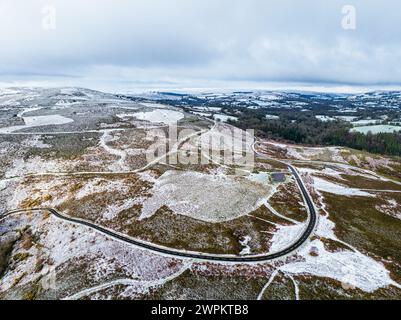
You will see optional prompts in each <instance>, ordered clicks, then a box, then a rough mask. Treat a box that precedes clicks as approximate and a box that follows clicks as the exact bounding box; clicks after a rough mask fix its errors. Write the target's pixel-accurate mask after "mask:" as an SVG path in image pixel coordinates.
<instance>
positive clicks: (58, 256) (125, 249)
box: [0, 212, 191, 299]
mask: <svg viewBox="0 0 401 320" xmlns="http://www.w3.org/2000/svg"><path fill="white" fill-rule="evenodd" d="M9 219H10V221H13V222H12V223H11V225H15V227H20V228H22V226H24V225H26V224H29V225H30V226H31V228H32V231H33V233H36V232H39V233H40V238H39V240H38V243H40V246H32V247H31V248H30V249H29V251H28V253H29V254H30V256H29V257H28V258H27V259H26V260H25V261H23V262H20V263H18V264H17V265H16V267H15V268H14V269H13V270H9V271H8V272H7V273H6V274H5V275H4V276H3V278H2V281H1V282H0V292H5V291H7V290H13V289H12V288H13V286H14V283H15V279H18V278H20V280H19V283H18V285H19V286H24V285H27V284H28V283H31V284H32V283H34V282H35V281H36V280H37V279H40V278H42V277H48V276H49V274H50V275H51V272H52V273H53V274H54V273H55V274H54V278H55V279H54V280H55V282H54V285H55V286H56V287H57V288H58V289H61V288H68V290H67V291H69V292H71V291H72V294H70V295H69V296H71V297H72V298H74V295H75V294H77V296H76V297H75V298H78V297H84V296H85V295H86V294H91V293H94V292H96V291H97V290H93V289H91V288H88V289H87V288H85V287H81V285H82V284H81V283H71V284H70V283H69V282H65V281H63V279H62V278H60V276H59V274H58V270H59V269H64V268H66V267H67V269H66V270H67V271H68V270H69V269H68V268H69V267H70V268H72V269H73V268H74V266H75V264H76V263H77V262H79V261H80V260H84V259H88V260H89V261H96V263H93V264H88V265H83V266H82V267H83V268H84V269H83V270H84V272H86V273H88V274H90V275H91V276H90V279H91V281H92V282H93V284H92V285H93V286H94V287H92V288H96V287H97V286H99V290H101V289H102V288H103V286H105V285H106V283H108V282H107V281H106V283H105V282H104V281H105V280H104V279H110V278H111V279H113V275H114V274H116V273H119V274H123V277H125V278H126V279H129V280H130V281H132V282H135V284H136V285H138V286H130V285H133V283H123V284H125V285H127V286H129V287H130V289H131V291H130V292H129V294H128V292H127V297H135V295H136V294H137V293H143V292H148V291H149V288H151V287H158V286H162V285H163V284H164V283H165V282H166V281H169V280H171V279H173V278H174V277H176V276H178V275H180V274H181V273H182V272H183V271H185V270H187V269H188V268H190V267H191V262H190V261H185V262H181V261H179V260H175V259H173V258H169V257H164V256H161V255H157V254H155V253H152V252H149V251H147V250H143V249H139V248H137V247H135V246H132V245H128V244H125V243H122V242H120V241H115V240H111V238H108V237H106V236H105V235H103V234H100V233H98V232H96V231H95V230H93V229H91V228H87V227H84V226H80V225H76V224H72V223H68V222H64V221H61V220H59V219H57V218H55V217H53V216H50V217H49V218H47V219H43V213H42V212H35V213H32V214H29V215H25V214H20V215H16V216H15V218H9ZM3 231H4V230H3ZM14 250H21V248H16V249H14ZM19 252H21V251H19ZM39 256H40V257H42V258H43V259H45V260H46V261H51V262H52V265H51V267H49V266H46V267H44V268H43V269H42V270H40V271H36V270H35V265H36V262H37V260H36V259H37V258H38V257H39ZM118 284H119V283H116V284H115V285H118ZM111 285H114V284H113V283H111ZM69 286H70V288H69ZM58 291H59V290H58ZM60 298H65V297H64V296H59V297H58V299H60Z"/></svg>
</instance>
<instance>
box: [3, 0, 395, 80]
mask: <svg viewBox="0 0 401 320" xmlns="http://www.w3.org/2000/svg"><path fill="white" fill-rule="evenodd" d="M49 4H50V5H52V4H53V5H54V6H55V8H56V13H57V16H56V18H57V19H56V23H57V24H56V29H55V30H48V31H45V30H43V29H42V25H41V22H42V19H43V13H42V9H43V7H44V6H46V5H49ZM344 4H352V5H354V6H355V7H356V9H357V29H356V30H353V31H346V30H343V29H342V28H341V19H342V14H341V8H342V6H343V5H344ZM400 9H401V4H398V3H397V2H395V1H393V0H383V1H375V0H349V1H346V2H344V1H339V0H331V1H321V0H282V1H273V0H272V1H267V0H250V1H239V0H219V1H212V0H191V1H188V0H136V1H124V0H113V1H108V0H96V1H95V0H86V1H79V0H57V1H56V0H53V1H52V0H47V1H42V0H30V1H27V0H3V1H2V2H0V41H1V44H2V50H1V51H0V75H1V78H2V79H3V81H6V80H7V79H13V80H14V79H18V78H19V79H21V80H23V79H26V80H29V81H33V80H35V78H37V77H40V78H41V79H43V78H46V77H48V78H49V79H50V78H52V75H54V76H56V77H59V78H63V75H65V77H64V78H65V81H67V82H68V81H70V83H71V85H74V81H76V78H85V79H86V81H87V82H88V83H90V81H91V80H93V82H95V81H102V82H115V83H122V82H123V83H129V82H132V83H133V84H135V83H149V84H151V85H153V84H155V83H172V84H173V83H174V84H177V85H179V84H180V83H182V84H185V85H188V84H191V83H192V84H193V86H196V85H197V83H201V82H207V81H222V82H237V81H238V82H244V81H249V82H252V81H255V82H263V81H266V82H269V81H280V82H286V81H287V82H291V81H296V82H322V83H324V82H326V83H350V84H361V85H362V84H363V85H365V84H372V85H374V84H401V67H400V63H399V61H400V60H401V59H400V58H401V24H400V23H399V19H400V12H401V10H400Z"/></svg>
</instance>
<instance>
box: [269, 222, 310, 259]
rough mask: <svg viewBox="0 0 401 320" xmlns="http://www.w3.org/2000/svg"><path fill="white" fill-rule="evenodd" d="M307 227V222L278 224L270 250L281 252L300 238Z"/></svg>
mask: <svg viewBox="0 0 401 320" xmlns="http://www.w3.org/2000/svg"><path fill="white" fill-rule="evenodd" d="M305 228H306V225H305V224H303V223H302V224H295V225H292V226H278V230H277V231H276V232H275V233H274V235H273V237H272V239H271V240H270V243H271V245H270V252H272V253H273V252H279V251H281V250H283V249H285V248H288V246H289V245H290V244H291V243H293V242H295V241H296V240H298V238H299V237H300V236H301V235H302V233H303V232H304V230H305Z"/></svg>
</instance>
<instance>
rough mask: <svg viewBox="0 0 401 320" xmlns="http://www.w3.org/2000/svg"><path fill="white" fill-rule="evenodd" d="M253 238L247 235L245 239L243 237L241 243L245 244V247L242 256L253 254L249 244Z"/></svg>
mask: <svg viewBox="0 0 401 320" xmlns="http://www.w3.org/2000/svg"><path fill="white" fill-rule="evenodd" d="M251 240H252V238H251V237H250V236H245V237H244V239H242V240H241V241H240V242H239V243H240V245H241V246H243V247H244V248H243V249H242V250H241V252H240V253H239V254H240V255H241V256H244V255H249V254H251V247H250V246H249V242H250V241H251Z"/></svg>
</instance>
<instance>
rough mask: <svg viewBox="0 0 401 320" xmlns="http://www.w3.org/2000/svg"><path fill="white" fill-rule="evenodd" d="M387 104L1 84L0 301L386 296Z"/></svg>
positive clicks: (394, 208) (396, 150) (399, 182)
mask: <svg viewBox="0 0 401 320" xmlns="http://www.w3.org/2000/svg"><path fill="white" fill-rule="evenodd" d="M400 106H401V94H400V93H397V92H372V93H367V94H363V95H331V94H319V93H290V92H264V91H257V92H230V93H199V94H182V93H159V92H154V93H146V94H142V95H128V94H124V95H122V94H108V93H102V92H98V91H93V90H89V89H82V88H57V89H54V88H53V89H47V88H9V89H0V203H1V206H0V299H227V298H228V299H261V300H263V299H400V298H401V161H400V158H398V156H400V155H401V153H400V134H399V133H397V132H398V131H399V130H401V126H400V123H401V107H400ZM175 123H177V125H178V131H179V132H180V133H182V138H181V139H178V141H175V143H174V145H173V146H172V147H170V148H168V149H167V150H166V154H165V155H163V156H160V157H158V158H156V159H155V160H154V161H152V162H149V161H148V159H147V156H148V154H149V152H150V147H151V146H152V145H154V144H155V143H156V142H157V143H161V144H163V143H169V142H170V141H171V140H173V138H174V137H172V136H170V131H169V130H168V126H169V125H171V124H175ZM236 128H240V129H243V130H245V129H255V132H256V140H255V141H253V140H252V141H250V142H249V141H248V140H247V141H246V142H245V143H244V141H242V140H240V141H237V140H236V139H235V138H234V139H233V140H231V141H230V140H229V139H224V138H225V137H227V136H229V135H230V132H233V131H234V130H235V129H236ZM188 130H191V132H192V133H191V134H189V133H187V132H189V131H188ZM213 139H218V140H219V141H223V143H222V144H220V143H219V144H210V141H211V140H213ZM244 148H245V150H246V151H247V152H250V153H252V154H253V155H254V158H255V160H254V161H255V163H254V166H252V167H250V168H248V167H240V166H238V164H236V163H232V164H227V163H224V162H223V161H222V152H223V151H224V150H230V151H232V152H233V153H234V154H235V155H237V156H238V157H240V156H241V154H242V152H243V150H244ZM204 150H212V151H215V152H214V154H215V155H217V158H216V157H215V158H211V156H210V154H208V153H205V152H204ZM191 156H195V157H197V158H198V159H199V160H202V161H199V162H198V163H191V162H190V161H188V162H187V163H186V162H185V161H184V160H185V159H189V158H191ZM172 157H179V159H182V160H183V161H181V162H178V163H174V164H171V161H169V160H170V159H171V158H172ZM238 171H241V174H238ZM295 244H296V245H295ZM298 244H299V245H298Z"/></svg>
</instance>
